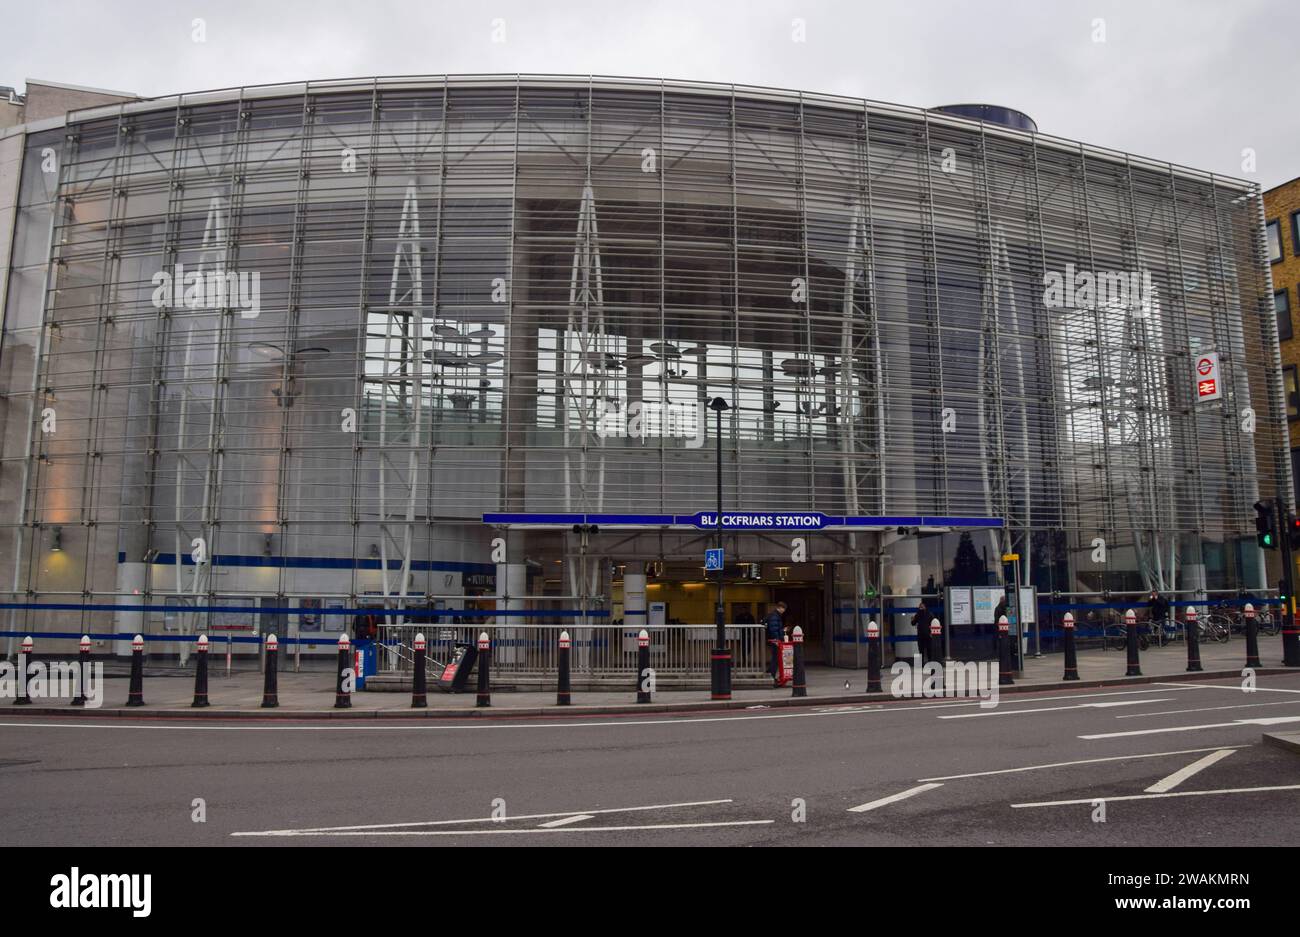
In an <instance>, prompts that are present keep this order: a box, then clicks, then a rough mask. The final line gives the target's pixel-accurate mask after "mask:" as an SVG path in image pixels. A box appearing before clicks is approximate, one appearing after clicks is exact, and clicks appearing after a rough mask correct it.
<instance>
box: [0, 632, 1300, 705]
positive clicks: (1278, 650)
mask: <svg viewBox="0 0 1300 937" xmlns="http://www.w3.org/2000/svg"><path fill="white" fill-rule="evenodd" d="M1259 644H1260V660H1261V662H1262V663H1263V664H1264V665H1265V667H1264V668H1263V669H1260V670H1259V671H1258V674H1260V675H1263V674H1268V673H1284V672H1286V670H1285V669H1284V668H1282V666H1281V660H1282V639H1281V637H1280V636H1272V637H1265V636H1261V637H1260V639H1259ZM1140 659H1141V670H1142V676H1141V677H1126V676H1124V673H1125V670H1126V658H1125V654H1124V651H1123V650H1115V649H1111V650H1107V651H1103V650H1100V649H1087V650H1081V651H1080V652H1079V654H1078V668H1079V677H1080V679H1079V681H1078V682H1066V681H1064V680H1062V666H1063V658H1062V656H1061V655H1060V654H1051V655H1047V656H1044V657H1041V658H1037V659H1035V658H1032V657H1029V658H1026V660H1025V667H1024V670H1023V672H1022V673H1021V675H1020V676H1018V677H1017V678H1016V685H1015V686H1013V687H1002V688H1001V689H1000V693H1001V694H1002V695H1006V694H1015V693H1022V692H1028V691H1034V690H1043V689H1068V688H1078V687H1101V686H1123V685H1128V684H1142V683H1147V682H1150V681H1152V680H1159V679H1166V678H1169V677H1178V678H1180V679H1181V678H1184V677H1188V676H1190V675H1189V674H1187V672H1186V666H1187V656H1186V651H1185V650H1184V648H1183V645H1181V644H1171V645H1167V646H1165V647H1163V648H1155V647H1153V648H1150V649H1149V650H1147V651H1144V652H1142V654H1141V658H1140ZM1201 661H1202V667H1203V668H1204V672H1203V673H1201V674H1198V675H1196V676H1197V677H1200V678H1219V679H1233V680H1236V681H1238V682H1239V681H1240V680H1241V679H1242V673H1241V672H1242V669H1243V667H1244V664H1245V642H1244V640H1243V639H1241V638H1240V637H1236V638H1234V639H1233V640H1231V641H1229V642H1228V643H1226V644H1203V645H1201ZM113 669H114V671H115V673H114V674H113V676H114V677H116V676H117V675H118V674H119V673H120V669H119V668H118V667H117V666H115V667H114V668H113ZM503 679H508V677H505V678H503ZM277 681H278V684H279V688H278V701H279V706H277V707H276V708H273V709H264V708H262V707H261V703H262V696H263V676H262V674H260V673H257V672H255V671H246V672H238V671H237V672H234V673H232V674H231V675H229V676H226V674H225V672H224V670H222V669H221V668H219V667H217V666H214V667H212V669H211V671H210V675H209V686H208V696H209V700H210V702H211V706H209V707H208V708H205V709H194V708H192V707H191V705H190V704H191V703H192V701H193V693H194V690H193V676H192V673H190V672H187V671H184V670H170V671H168V670H164V669H160V668H158V667H157V665H155V666H153V667H151V668H150V669H149V670H148V671H146V676H145V679H144V700H145V706H143V707H127V706H126V705H125V702H126V694H127V684H126V681H125V680H123V679H117V678H114V679H108V680H105V682H104V686H105V690H104V699H103V704H102V705H101V706H100V707H98V708H88V709H85V710H81V714H84V715H87V716H90V715H94V716H133V717H140V716H145V715H152V716H173V717H181V716H184V717H186V718H192V717H204V718H221V719H227V718H232V717H233V718H255V719H268V718H286V717H287V718H299V719H301V718H330V719H336V718H348V719H354V718H363V719H364V718H382V719H396V718H401V719H407V718H439V717H453V718H465V717H470V716H473V717H495V716H497V715H500V714H503V713H504V714H508V715H515V716H519V715H530V716H544V715H556V714H563V713H569V714H573V715H602V714H610V713H618V712H624V713H631V712H640V713H651V712H696V711H712V710H731V709H746V708H750V707H754V706H767V707H777V706H801V705H810V706H816V705H824V704H827V703H861V702H872V701H886V700H890V699H892V698H893V696H892V695H891V694H890V693H889V692H885V693H882V694H870V695H868V694H867V693H866V692H865V690H866V685H867V673H866V671H865V670H843V669H839V668H831V667H824V666H819V665H813V666H809V667H808V668H807V681H806V683H807V690H808V695H807V697H805V698H794V697H793V696H792V692H791V689H790V688H788V687H785V688H781V689H772V688H764V689H738V690H735V691H734V692H733V694H732V699H731V700H730V701H713V700H710V699H709V694H708V691H707V690H706V689H687V690H664V691H660V692H657V693H656V694H655V695H654V700H653V702H651V703H648V704H647V703H643V704H638V703H636V691H635V688H634V687H632V686H630V685H629V688H628V689H626V690H617V691H615V690H599V691H590V692H588V691H581V692H580V691H574V693H573V698H572V699H573V701H572V705H570V706H568V707H560V706H557V705H556V702H555V692H554V691H553V690H550V691H547V692H513V691H508V690H499V689H498V690H495V691H494V692H493V693H492V700H491V707H490V708H479V707H477V705H476V694H475V692H474V691H473V685H474V678H473V677H471V678H470V689H469V691H468V692H465V693H457V694H450V693H443V692H440V691H438V690H436V689H434V688H432V687H430V689H429V691H428V704H429V705H428V708H425V709H412V708H411V699H410V695H409V694H408V693H393V692H370V691H359V692H356V693H353V694H352V696H351V703H352V705H351V707H350V708H348V709H335V708H334V700H335V695H334V675H333V673H332V672H329V671H311V672H302V673H292V672H280V673H278V674H277ZM630 683H631V680H630V679H629V684H630ZM882 686H883V688H884V689H885V690H886V691H888V690H889V688H890V674H889V669H888V667H886V668H885V669H884V671H883V673H882ZM68 699H69V698H68V697H64V698H63V699H62V700H47V701H41V700H37V701H34V704H33V705H30V706H21V707H19V706H14V705H13V704H12V703H8V702H5V703H2V704H0V709H3V711H5V712H6V713H7V714H8V713H10V712H12V714H13V715H16V716H17V715H23V716H28V715H30V716H48V715H60V716H62V715H67V714H68V713H69V711H70V707H69V706H68V702H65V701H64V700H68ZM43 703H44V705H43ZM71 711H73V712H77V710H71Z"/></svg>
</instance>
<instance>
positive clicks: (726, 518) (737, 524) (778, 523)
mask: <svg viewBox="0 0 1300 937" xmlns="http://www.w3.org/2000/svg"><path fill="white" fill-rule="evenodd" d="M826 522H827V517H826V515H825V514H819V513H817V512H816V511H799V512H792V513H782V512H776V511H734V512H729V511H723V512H722V529H723V530H821V529H822V528H823V527H825V526H826ZM694 525H695V526H696V527H698V528H699V529H701V530H716V529H717V528H718V512H717V511H700V512H699V513H698V514H696V515H695V517H694Z"/></svg>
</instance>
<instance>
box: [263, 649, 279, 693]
mask: <svg viewBox="0 0 1300 937" xmlns="http://www.w3.org/2000/svg"><path fill="white" fill-rule="evenodd" d="M279 650H280V639H279V638H277V637H276V636H275V635H274V634H268V635H267V636H266V667H265V671H266V679H265V681H264V682H263V684H262V708H263V709H275V707H277V706H279V705H280V688H279V687H278V686H277V685H276V679H277V678H276V672H275V671H276V667H275V659H276V658H277V657H279V656H280V655H279Z"/></svg>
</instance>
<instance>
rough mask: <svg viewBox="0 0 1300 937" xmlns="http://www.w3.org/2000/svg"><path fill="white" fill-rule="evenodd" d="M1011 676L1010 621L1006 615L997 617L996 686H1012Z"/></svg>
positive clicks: (1013, 683) (1013, 681)
mask: <svg viewBox="0 0 1300 937" xmlns="http://www.w3.org/2000/svg"><path fill="white" fill-rule="evenodd" d="M1015 682H1016V681H1015V680H1014V679H1013V678H1012V676H1011V623H1010V622H1009V621H1007V616H1006V615H1002V616H1000V617H999V618H998V686H1014V685H1015Z"/></svg>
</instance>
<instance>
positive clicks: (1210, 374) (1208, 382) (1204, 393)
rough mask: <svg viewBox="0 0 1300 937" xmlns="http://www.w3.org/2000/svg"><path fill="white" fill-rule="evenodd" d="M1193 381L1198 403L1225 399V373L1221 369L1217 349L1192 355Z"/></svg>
mask: <svg viewBox="0 0 1300 937" xmlns="http://www.w3.org/2000/svg"><path fill="white" fill-rule="evenodd" d="M1192 381H1193V386H1194V387H1195V388H1196V400H1197V402H1198V403H1200V402H1203V401H1207V400H1222V399H1223V375H1222V373H1221V372H1220V370H1219V353H1218V352H1217V351H1205V352H1201V353H1200V354H1195V355H1192Z"/></svg>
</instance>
